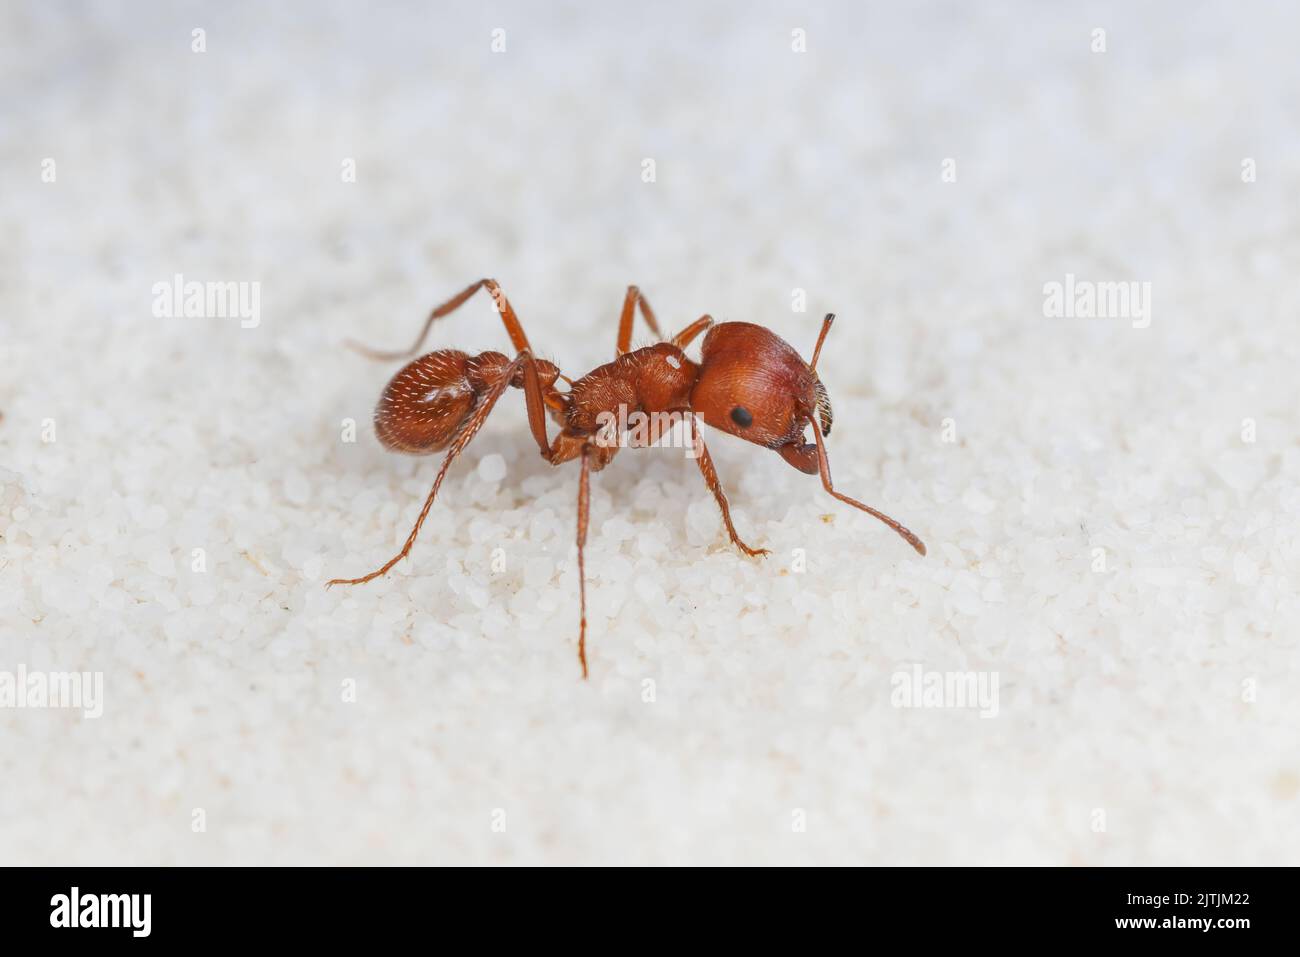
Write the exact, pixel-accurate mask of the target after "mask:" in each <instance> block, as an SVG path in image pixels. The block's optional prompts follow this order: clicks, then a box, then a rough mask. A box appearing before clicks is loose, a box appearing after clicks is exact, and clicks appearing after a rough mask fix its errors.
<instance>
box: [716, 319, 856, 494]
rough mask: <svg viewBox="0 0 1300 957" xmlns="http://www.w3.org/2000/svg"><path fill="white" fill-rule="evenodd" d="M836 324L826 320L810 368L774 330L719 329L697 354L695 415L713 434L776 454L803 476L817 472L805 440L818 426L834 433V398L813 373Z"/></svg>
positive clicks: (744, 325)
mask: <svg viewBox="0 0 1300 957" xmlns="http://www.w3.org/2000/svg"><path fill="white" fill-rule="evenodd" d="M832 319H834V316H827V317H826V320H825V322H824V323H823V325H822V334H821V338H819V339H818V340H817V351H816V352H815V353H814V354H813V361H812V364H809V363H807V362H805V361H804V360H803V358H802V357H801V356H800V355H799V353H798V352H796V351H795V350H794V347H793V346H791V345H790V344H789V343H788V342H786V341H785V340H784V339H782V338H781V337H780V336H778V335H777V334H776V333H774V332H772V331H771V330H770V329H765V328H763V327H762V326H756V325H754V324H752V323H748V322H724V323H722V324H721V325H717V326H714V327H713V328H712V329H710V330H709V332H708V335H706V336H705V337H704V343H703V344H702V345H701V347H700V352H701V356H702V361H701V363H700V373H699V378H698V379H697V380H696V382H695V388H694V389H693V390H692V392H691V407H692V408H693V409H694V410H695V411H696V412H697V413H698V414H699V415H700V416H701V417H702V418H703V419H704V421H705V422H707V423H708V424H709V425H711V426H713V427H714V428H715V429H721V430H722V431H723V432H730V433H731V434H732V435H735V436H738V437H740V438H742V439H744V440H745V441H747V442H753V443H754V444H755V445H761V446H763V447H764V448H769V449H773V450H775V451H778V452H780V453H781V456H782V458H784V459H785V460H786V461H787V462H789V463H790V464H791V465H793V466H794V467H795V468H797V469H799V470H800V471H803V472H816V471H817V462H816V456H815V450H814V449H813V447H812V446H808V445H806V443H805V442H804V441H803V435H804V427H805V426H806V425H807V424H808V423H809V422H814V421H815V422H816V425H815V426H814V427H820V428H821V431H822V435H830V432H831V419H832V417H831V402H830V397H829V396H828V395H827V394H826V387H825V386H824V385H822V381H821V379H819V378H818V377H817V372H816V365H817V356H818V354H819V353H820V352H821V344H822V341H823V340H824V339H825V337H826V332H827V330H829V328H830V324H831V320H832ZM810 450H811V451H810Z"/></svg>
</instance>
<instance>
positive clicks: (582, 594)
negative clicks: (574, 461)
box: [578, 443, 591, 681]
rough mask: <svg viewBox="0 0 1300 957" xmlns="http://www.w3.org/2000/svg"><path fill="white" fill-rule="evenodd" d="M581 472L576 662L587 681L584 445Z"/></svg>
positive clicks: (587, 477) (587, 459)
mask: <svg viewBox="0 0 1300 957" xmlns="http://www.w3.org/2000/svg"><path fill="white" fill-rule="evenodd" d="M581 458H582V461H581V465H582V470H581V472H579V474H578V608H579V620H578V661H580V662H581V663H582V678H583V680H584V681H585V680H586V679H587V568H586V565H585V564H584V562H583V549H584V548H585V547H586V545H587V519H588V517H589V516H590V514H591V456H590V454H589V452H588V450H587V446H586V444H585V443H584V444H583V446H582V454H581Z"/></svg>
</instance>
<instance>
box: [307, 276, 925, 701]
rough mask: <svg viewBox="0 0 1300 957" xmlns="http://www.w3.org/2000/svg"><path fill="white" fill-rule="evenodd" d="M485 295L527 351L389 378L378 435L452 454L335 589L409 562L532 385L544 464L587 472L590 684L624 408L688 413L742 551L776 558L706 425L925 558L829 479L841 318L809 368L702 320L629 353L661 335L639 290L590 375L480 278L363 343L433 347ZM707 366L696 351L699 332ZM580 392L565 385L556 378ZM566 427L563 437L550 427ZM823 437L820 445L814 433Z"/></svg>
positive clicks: (420, 363)
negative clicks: (822, 372) (464, 473)
mask: <svg viewBox="0 0 1300 957" xmlns="http://www.w3.org/2000/svg"><path fill="white" fill-rule="evenodd" d="M479 289H487V290H488V292H489V294H490V295H491V296H492V299H493V301H494V302H495V304H496V307H497V311H498V312H499V313H500V315H501V319H502V321H503V322H504V323H505V328H506V333H507V335H508V336H509V337H510V341H511V344H512V345H513V346H514V350H515V356H514V358H513V359H511V358H510V357H509V356H507V355H505V354H504V353H500V352H481V353H479V354H478V355H470V354H469V353H467V352H461V351H459V350H455V349H439V350H437V351H434V352H430V353H427V354H425V355H423V356H420V357H419V358H415V359H413V360H412V361H411V362H408V363H407V364H406V365H405V366H403V367H402V368H401V369H400V370H399V371H398V372H397V374H396V375H395V376H393V378H392V379H391V380H390V381H389V383H388V385H387V387H386V388H385V389H384V392H383V395H381V396H380V399H379V404H378V405H377V406H376V408H375V433H376V435H377V436H378V437H379V441H380V442H381V443H382V444H383V445H384V447H385V448H388V449H391V450H393V451H395V452H404V453H407V454H411V455H428V454H430V453H433V452H441V451H443V450H446V452H447V454H446V456H445V457H444V458H443V462H442V466H441V468H439V469H438V474H437V476H436V477H435V478H434V480H433V487H432V488H431V489H430V491H429V495H428V497H427V498H426V499H425V502H424V506H423V508H421V510H420V515H419V518H417V519H416V521H415V526H414V527H413V528H412V529H411V532H410V534H409V535H408V536H407V538H406V542H405V544H404V545H403V546H402V549H401V551H399V552H398V553H397V554H396V555H394V556H393V557H392V558H391V559H389V560H388V561H387V562H385V563H384V564H383V565H382V566H381V567H379V568H377V569H375V570H374V571H373V572H371V573H370V574H368V575H365V576H364V577H362V578H347V579H334V580H333V581H331V582H329V584H330V585H360V584H363V583H365V582H368V581H371V580H372V579H375V578H378V577H379V576H381V575H384V574H386V573H387V572H388V571H389V569H391V568H392V567H393V566H394V565H396V564H397V563H398V562H399V561H401V560H402V559H403V558H405V557H406V556H407V555H408V554H409V553H410V551H411V546H412V545H414V544H415V539H416V537H417V536H418V535H419V533H420V527H421V526H422V525H423V524H424V520H425V518H426V517H427V516H428V514H429V509H430V508H431V507H432V506H433V502H434V499H435V498H437V495H438V489H439V488H440V487H441V486H442V480H443V478H444V477H445V476H446V474H447V470H448V469H449V468H450V467H451V464H452V462H454V461H455V460H456V458H457V456H459V455H460V453H461V452H463V451H464V450H465V447H466V446H467V445H469V443H470V442H471V441H472V440H473V438H474V436H475V435H476V434H478V430H479V429H480V428H482V427H483V423H484V422H485V421H487V417H488V416H489V415H490V414H491V412H492V409H493V407H494V406H495V405H496V403H497V400H498V399H500V398H501V396H502V395H503V394H504V393H505V391H506V389H509V388H514V389H520V390H521V391H522V392H523V393H524V401H525V404H526V407H527V410H528V427H529V431H530V432H531V433H532V436H533V439H534V441H535V442H536V443H537V447H538V450H539V451H540V452H541V455H542V458H544V459H546V460H547V461H548V462H550V463H551V464H552V465H559V464H561V463H563V462H568V461H571V460H573V459H577V460H578V461H579V465H580V468H579V472H578V534H577V545H578V595H579V625H578V660H579V661H580V662H581V665H582V676H583V677H584V678H585V677H587V641H586V639H587V589H586V568H585V565H584V548H585V546H586V542H587V525H588V518H589V513H590V488H591V473H592V472H599V471H600V470H601V469H603V468H604V467H605V466H606V465H608V464H609V462H610V461H611V460H612V459H613V458H614V456H615V455H616V454H617V452H618V449H619V446H618V443H617V442H608V441H602V440H601V436H600V432H601V429H602V427H604V425H605V423H607V422H608V421H609V419H610V417H611V416H617V415H618V413H619V411H620V410H624V411H625V410H632V409H634V410H637V411H640V412H642V413H647V414H653V413H678V414H681V415H682V417H683V418H684V419H685V421H686V423H687V427H688V428H689V430H690V433H691V440H692V443H693V448H694V453H695V462H696V465H697V466H698V467H699V469H700V474H701V475H702V476H703V478H704V482H705V484H706V485H707V486H708V488H709V491H710V492H712V493H713V497H714V499H715V500H716V501H717V503H718V508H719V509H720V510H721V512H722V522H723V525H724V526H725V527H726V530H727V535H728V537H729V538H730V539H731V542H732V544H734V545H735V546H736V547H737V548H739V549H740V550H741V551H742V552H744V553H745V554H746V555H749V556H762V555H766V554H768V552H767V550H766V549H762V548H751V547H750V546H749V545H747V544H745V542H744V541H742V540H741V538H740V536H739V535H738V534H737V533H736V528H735V526H734V525H733V524H732V521H731V509H730V506H729V505H728V503H727V496H726V494H725V493H724V492H723V490H722V485H721V483H720V482H719V481H718V473H717V470H716V469H715V468H714V466H713V459H712V458H711V457H710V456H709V451H708V448H707V447H706V446H705V445H704V439H703V436H702V435H701V434H700V432H699V429H698V427H697V426H696V422H695V419H696V417H698V418H701V419H703V420H704V422H705V424H707V425H710V426H712V427H713V428H715V429H719V430H721V431H723V432H727V433H730V434H731V435H734V436H737V437H739V438H742V439H744V440H745V441H747V442H752V443H754V444H756V445H760V446H762V447H763V448H766V449H771V450H772V451H774V452H776V453H777V454H779V455H780V456H781V457H782V458H783V459H785V461H787V462H789V463H790V464H791V465H792V466H794V467H795V468H796V469H798V470H799V471H801V472H805V473H808V474H810V475H820V477H821V483H822V487H823V488H824V489H825V490H826V491H827V492H828V493H830V494H831V495H832V496H833V497H835V498H836V499H838V500H839V501H841V502H844V503H845V504H847V505H852V506H853V507H854V508H857V509H860V510H861V511H864V512H867V513H868V514H870V515H872V516H874V517H876V518H878V519H879V520H880V521H882V522H884V523H885V524H886V525H888V526H889V527H890V528H892V529H893V530H894V531H895V532H897V533H898V534H899V535H900V536H902V538H903V539H904V540H905V541H906V542H907V543H908V544H909V545H911V546H912V547H913V548H914V549H916V551H917V552H918V553H919V554H921V555H924V554H925V545H924V544H923V543H922V542H921V540H920V539H919V538H917V537H916V535H914V534H913V533H912V532H911V531H909V530H908V529H907V528H905V527H903V526H902V525H900V524H899V523H898V522H896V521H895V520H894V519H892V518H890V517H889V516H888V515H885V514H883V513H881V512H878V511H877V510H876V509H874V508H872V507H870V506H869V505H864V504H863V503H861V502H859V501H857V500H856V499H852V498H849V496H847V495H845V494H843V493H842V492H839V491H837V490H836V489H835V486H834V485H833V483H832V482H831V471H830V462H829V460H828V459H827V456H826V445H825V443H824V442H823V438H824V437H825V436H828V435H830V432H831V423H832V414H831V403H830V397H829V395H828V394H827V391H826V387H825V385H823V384H822V380H821V378H820V377H819V376H818V375H817V360H818V358H819V357H820V355H821V350H822V344H823V343H824V342H825V341H826V336H827V333H829V332H830V328H831V324H832V323H833V322H834V320H835V316H834V315H833V314H828V315H827V316H826V318H825V319H824V320H823V321H822V327H821V332H820V334H819V335H818V337H817V345H816V346H815V347H814V349H813V355H812V359H811V361H808V362H805V361H804V360H803V358H802V357H801V356H800V355H799V353H798V352H797V351H796V350H795V349H794V347H793V346H791V345H790V344H789V343H787V342H786V341H785V340H784V339H782V338H781V337H780V336H778V335H777V334H776V333H774V332H772V331H771V330H770V329H767V328H764V327H763V326H759V325H755V324H753V323H749V322H723V323H714V321H713V319H712V317H710V316H709V315H707V314H706V315H703V316H701V317H700V318H699V319H697V320H695V321H694V322H693V323H691V324H690V325H689V326H687V327H686V328H685V329H683V330H682V331H681V332H679V333H678V334H677V335H675V336H673V337H672V339H669V340H667V341H661V342H657V343H655V344H654V345H650V346H646V347H644V348H641V349H635V350H633V349H631V348H630V345H631V341H632V323H633V319H634V316H635V314H636V312H637V311H638V310H639V311H640V313H641V316H642V317H643V318H644V319H645V322H646V324H647V325H649V327H650V329H651V331H652V332H653V333H654V334H655V335H656V336H658V337H659V338H660V339H662V338H663V336H662V334H661V333H660V331H659V323H658V321H657V320H656V318H655V314H654V311H653V310H652V309H651V308H650V304H649V303H648V302H647V301H646V299H645V297H644V296H642V295H641V293H640V290H638V289H637V287H636V286H629V287H628V290H627V295H626V296H625V297H624V299H623V311H622V313H621V315H620V317H619V323H618V337H617V340H616V346H615V355H616V358H615V359H614V360H613V361H612V362H608V363H606V364H605V365H602V366H598V367H597V368H595V369H593V370H592V371H591V372H589V373H587V374H586V375H585V376H582V377H581V378H579V379H570V378H568V377H567V376H564V375H562V374H561V373H560V370H559V368H558V367H557V366H556V365H555V364H554V363H553V362H549V361H547V360H545V359H537V358H535V357H534V356H533V350H532V347H531V346H530V345H529V343H528V337H527V336H526V335H524V330H523V326H522V325H521V324H520V322H519V317H518V316H516V315H515V311H514V309H513V308H512V307H511V305H510V302H509V300H507V299H506V297H505V294H504V293H503V292H502V291H501V287H500V286H499V285H497V283H496V281H495V280H493V279H481V280H479V281H478V282H476V283H474V284H473V285H471V286H468V287H467V288H466V289H464V290H463V291H461V292H460V293H459V294H458V295H457V296H455V297H454V298H452V299H450V300H449V301H447V302H445V303H443V304H442V305H441V306H438V307H437V308H436V309H434V310H433V311H432V312H431V313H430V314H429V317H428V319H426V320H425V323H424V328H423V329H422V330H421V331H420V335H419V337H418V338H417V339H416V340H415V344H414V345H413V346H411V348H410V349H408V350H406V351H401V352H377V351H375V350H372V349H367V348H364V347H361V346H357V345H356V344H355V343H353V344H352V345H353V346H354V347H356V348H358V350H359V351H361V352H363V353H364V354H366V355H369V356H371V357H373V358H377V359H411V357H413V356H415V355H416V354H417V353H418V352H419V351H420V347H421V346H422V345H423V344H424V340H425V338H426V337H427V336H428V333H429V329H430V328H431V327H432V325H433V323H434V322H435V320H437V319H440V318H441V317H443V316H445V315H447V314H448V313H450V312H452V311H454V310H455V309H457V308H459V307H460V306H461V305H463V304H464V303H465V301H466V300H468V299H469V298H470V297H471V296H472V295H474V293H475V292H477V291H478V290H479ZM702 333H703V334H704V339H703V341H702V342H701V343H700V360H699V361H698V362H696V361H693V360H691V359H690V358H689V357H688V356H687V355H686V351H685V350H686V347H687V346H689V345H690V344H691V343H692V342H693V341H694V340H695V339H696V338H698V337H699V336H700V335H701V334H702ZM561 380H563V381H564V382H565V383H566V385H567V386H568V387H567V389H564V390H561V389H559V388H558V387H557V386H556V383H557V382H559V381H561ZM548 417H549V418H550V419H551V420H552V421H553V422H554V423H555V425H557V426H558V427H559V430H558V432H557V434H556V435H555V438H554V439H551V438H549V436H548V434H547V427H546V420H547V418H548ZM806 431H810V432H811V433H812V438H813V441H812V442H808V441H806V440H805V438H804V436H805V432H806Z"/></svg>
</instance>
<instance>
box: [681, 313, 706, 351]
mask: <svg viewBox="0 0 1300 957" xmlns="http://www.w3.org/2000/svg"><path fill="white" fill-rule="evenodd" d="M711 325H713V317H712V316H710V315H709V314H708V313H707V312H706V313H705V314H704V315H702V316H700V318H698V319H696V320H695V321H694V322H692V323H691V324H690V325H689V326H687V327H686V328H685V329H683V330H682V331H681V332H679V333H677V335H675V336H673V345H675V346H676V347H677V348H678V349H685V348H686V347H687V346H688V345H690V344H691V340H693V339H694V338H695V337H696V336H698V335H699V334H700V333H701V332H703V331H704V330H705V329H707V328H709V326H711Z"/></svg>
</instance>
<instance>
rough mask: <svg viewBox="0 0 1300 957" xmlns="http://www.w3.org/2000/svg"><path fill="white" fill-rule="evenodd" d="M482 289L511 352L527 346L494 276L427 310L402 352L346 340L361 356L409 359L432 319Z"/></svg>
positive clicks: (420, 343)
mask: <svg viewBox="0 0 1300 957" xmlns="http://www.w3.org/2000/svg"><path fill="white" fill-rule="evenodd" d="M483 288H486V289H487V291H488V292H489V293H490V294H491V296H492V301H493V303H494V304H495V305H496V308H497V312H499V313H501V321H502V322H504V323H505V325H506V334H507V335H508V336H510V341H511V342H512V343H514V347H515V351H516V352H523V351H524V350H525V349H528V348H530V347H529V345H528V337H527V336H526V335H524V327H523V326H522V325H520V323H519V317H518V316H516V315H515V310H514V307H512V306H511V305H510V300H509V299H507V298H506V294H505V293H504V292H502V291H501V287H500V286H499V285H497V281H496V280H495V279H480V280H479V281H478V282H476V283H473V284H472V285H469V286H467V287H465V288H464V289H463V290H461V291H460V292H458V293H457V294H456V295H455V296H453V297H452V298H450V299H448V300H447V301H446V302H444V303H443V304H442V305H441V306H438V307H436V308H435V309H434V310H433V311H432V312H431V313H429V318H428V319H426V320H424V328H423V329H421V330H420V335H419V337H418V338H417V339H416V340H415V345H413V346H411V348H409V349H407V350H405V351H402V350H397V351H394V352H385V351H382V350H379V349H371V348H369V347H368V346H363V345H361V344H360V343H359V342H357V341H356V340H355V339H349V340H348V341H347V344H348V346H349V347H351V348H353V349H355V350H356V351H357V352H360V353H361V354H362V355H363V356H369V357H370V358H371V359H385V360H387V359H409V358H410V357H411V356H413V355H415V354H416V353H417V352H419V351H420V346H422V345H424V339H425V337H426V336H427V335H428V334H429V328H430V327H431V326H432V325H433V322H434V320H435V319H441V318H442V317H443V316H445V315H447V314H448V313H452V312H455V311H456V310H457V309H459V308H460V307H461V306H463V305H464V304H465V301H466V300H467V299H469V297H470V296H472V295H474V293H476V292H478V291H479V290H480V289H483Z"/></svg>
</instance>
